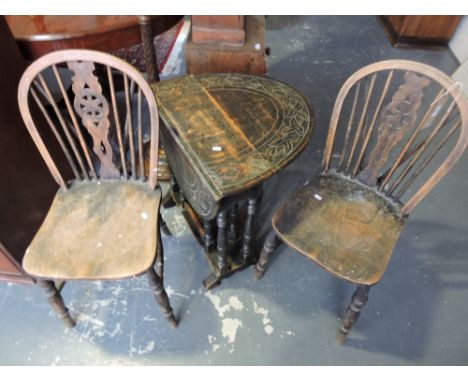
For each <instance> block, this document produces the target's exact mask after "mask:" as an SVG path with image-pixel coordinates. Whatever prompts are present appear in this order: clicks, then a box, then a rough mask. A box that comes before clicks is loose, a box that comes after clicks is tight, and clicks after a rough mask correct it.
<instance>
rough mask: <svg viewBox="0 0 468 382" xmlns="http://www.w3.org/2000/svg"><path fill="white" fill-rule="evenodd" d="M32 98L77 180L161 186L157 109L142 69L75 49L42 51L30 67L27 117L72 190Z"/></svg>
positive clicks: (23, 107)
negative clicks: (146, 151) (146, 154)
mask: <svg viewBox="0 0 468 382" xmlns="http://www.w3.org/2000/svg"><path fill="white" fill-rule="evenodd" d="M116 81H119V84H116ZM68 82H70V83H71V86H70V85H69V84H68ZM118 85H120V86H118ZM109 101H110V102H109ZM119 101H120V102H119ZM31 102H34V103H35V104H36V105H37V106H38V108H39V110H40V111H41V113H42V115H43V116H44V118H45V120H46V122H47V125H48V126H49V127H50V129H51V130H52V132H53V134H54V136H55V137H56V139H57V141H58V144H59V146H60V147H61V149H62V151H63V153H64V155H65V158H66V160H67V163H68V165H69V166H70V168H71V170H72V172H73V174H74V177H75V178H76V179H78V180H85V181H96V180H99V179H123V180H127V179H132V180H137V179H139V180H145V181H147V182H148V184H149V187H150V188H152V189H154V188H155V187H156V184H157V164H158V143H159V142H158V139H159V117H158V108H157V105H156V101H155V98H154V95H153V92H152V90H151V88H150V86H149V85H148V83H147V81H146V80H145V78H144V77H143V76H142V75H141V74H140V72H138V70H137V69H135V68H134V67H132V66H131V65H129V64H128V63H126V62H125V61H122V60H121V59H119V58H116V57H114V56H111V55H109V54H107V53H103V52H97V51H91V50H81V49H80V50H78V49H74V50H61V51H56V52H53V53H50V54H47V55H45V56H42V57H41V58H39V59H38V60H36V61H34V62H33V63H32V64H31V65H30V66H29V67H28V68H27V69H26V71H25V72H24V74H23V76H22V78H21V81H20V83H19V87H18V103H19V108H20V112H21V115H22V117H23V119H24V122H25V124H26V127H27V129H28V131H29V133H30V135H31V137H32V138H33V140H34V143H35V144H36V146H37V148H38V149H39V151H40V153H41V155H42V157H43V158H44V160H45V162H46V164H47V166H48V167H49V170H50V172H51V174H52V176H53V177H54V179H55V181H56V182H57V183H58V184H59V185H60V187H63V188H67V181H66V179H64V177H63V176H62V174H61V172H60V171H59V169H58V166H57V164H56V163H55V162H54V159H53V158H52V157H51V155H50V153H49V151H48V150H47V147H46V143H45V142H44V141H43V139H42V138H41V134H40V133H39V131H38V129H37V127H36V124H35V123H34V121H33V119H32V117H31V112H30V106H31V105H30V103H31ZM122 103H124V105H122ZM145 112H147V114H148V115H149V135H150V139H151V143H150V145H151V147H150V152H151V154H150V166H149V174H148V179H145V172H144V160H143V134H144V131H143V130H144V127H145V126H144V124H145V123H144V122H145V121H146V120H147V119H145V118H144V116H145V115H146V114H145ZM144 119H145V121H144ZM135 125H136V126H135Z"/></svg>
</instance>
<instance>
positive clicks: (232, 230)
mask: <svg viewBox="0 0 468 382" xmlns="http://www.w3.org/2000/svg"><path fill="white" fill-rule="evenodd" d="M238 220H239V205H238V204H237V203H236V204H234V205H233V206H232V207H231V209H230V210H229V228H228V233H227V235H228V243H229V246H230V247H233V246H234V244H235V243H236V240H237V232H238V223H239V222H238Z"/></svg>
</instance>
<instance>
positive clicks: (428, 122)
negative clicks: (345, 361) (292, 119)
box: [256, 60, 468, 342]
mask: <svg viewBox="0 0 468 382" xmlns="http://www.w3.org/2000/svg"><path fill="white" fill-rule="evenodd" d="M456 134H459V136H458V139H457V140H456V139H455V135H456ZM467 143H468V101H467V100H466V98H465V97H464V95H463V93H462V91H461V89H460V87H459V86H457V85H456V84H455V83H454V81H453V80H452V79H451V78H450V77H448V76H447V75H445V74H444V73H442V72H440V71H439V70H437V69H435V68H433V67H430V66H428V65H424V64H421V63H417V62H412V61H404V60H390V61H382V62H378V63H375V64H372V65H369V66H367V67H365V68H362V69H361V70H359V71H357V72H356V73H355V74H353V75H352V76H351V77H350V78H349V79H348V80H347V81H346V82H345V84H344V85H343V87H342V88H341V90H340V92H339V94H338V96H337V99H336V103H335V107H334V109H333V113H332V116H331V121H330V128H329V132H328V138H327V142H326V146H325V151H324V156H323V162H322V171H321V173H320V174H319V175H317V176H315V177H313V178H312V180H311V181H310V182H308V183H307V184H306V185H305V186H304V187H303V188H302V189H301V190H299V191H298V192H297V193H296V194H294V195H293V196H292V197H291V198H290V199H289V200H288V201H287V202H286V203H284V205H283V206H281V207H280V208H279V209H278V210H277V211H276V212H275V214H274V215H273V219H272V224H273V228H274V230H273V231H272V232H271V233H270V234H269V235H268V237H267V239H266V242H265V245H264V248H263V250H262V252H261V254H260V259H259V262H258V263H257V266H256V274H257V277H261V276H262V275H263V273H264V272H265V269H266V266H267V263H268V258H269V256H270V254H271V253H272V252H273V250H274V248H275V246H276V245H277V244H278V242H279V241H283V242H284V243H285V244H286V245H288V246H290V247H291V248H293V249H295V250H296V251H298V252H299V253H301V254H303V255H305V256H307V257H308V258H309V259H311V260H312V261H314V262H315V263H317V264H318V265H319V266H321V267H322V268H324V269H325V270H327V271H328V272H330V273H331V274H333V275H335V276H337V277H339V278H341V279H343V280H345V281H348V282H351V283H353V284H356V285H357V289H356V292H355V293H354V295H353V297H352V302H351V305H350V307H349V308H348V310H347V311H346V313H345V317H344V319H343V321H342V324H341V328H340V332H339V335H338V340H339V341H340V342H343V341H344V340H345V339H346V336H347V335H348V333H349V331H350V330H351V327H352V325H353V324H354V322H355V321H356V320H357V318H358V317H359V314H360V312H361V310H362V309H363V307H364V305H365V304H366V302H367V299H368V294H369V289H370V287H371V286H372V285H375V284H376V283H377V282H378V281H379V280H380V279H381V277H382V276H383V274H384V272H385V269H386V267H387V264H388V262H389V260H390V257H391V255H392V251H393V248H394V246H395V244H396V242H397V240H398V237H399V235H400V233H401V231H402V229H403V227H404V224H405V222H406V220H407V217H408V215H409V213H410V212H411V211H412V210H413V208H414V207H415V206H416V205H417V204H418V203H419V202H420V201H421V199H422V198H423V197H424V196H425V195H426V194H427V193H428V192H429V191H430V190H431V189H432V188H433V187H434V186H435V185H436V183H438V182H439V181H440V180H441V178H442V177H443V176H444V175H445V174H446V173H447V171H448V170H449V169H450V168H451V167H452V166H453V165H454V164H455V162H456V161H457V160H458V159H459V158H460V156H461V155H462V153H463V151H464V150H465V147H466V145H467Z"/></svg>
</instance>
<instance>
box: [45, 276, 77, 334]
mask: <svg viewBox="0 0 468 382" xmlns="http://www.w3.org/2000/svg"><path fill="white" fill-rule="evenodd" d="M37 284H38V285H39V287H40V288H41V289H42V290H43V291H44V293H45V294H46V296H47V300H48V301H49V304H50V305H51V306H52V308H53V309H54V310H55V312H56V313H57V315H58V316H59V317H60V318H61V319H62V320H63V322H64V323H65V326H66V327H68V328H73V327H74V326H75V325H76V321H75V320H74V319H73V318H72V317H71V316H70V313H69V312H68V309H67V307H66V306H65V304H64V302H63V298H62V295H61V294H60V292H59V291H58V289H57V288H56V287H55V283H54V282H53V281H52V280H38V281H37Z"/></svg>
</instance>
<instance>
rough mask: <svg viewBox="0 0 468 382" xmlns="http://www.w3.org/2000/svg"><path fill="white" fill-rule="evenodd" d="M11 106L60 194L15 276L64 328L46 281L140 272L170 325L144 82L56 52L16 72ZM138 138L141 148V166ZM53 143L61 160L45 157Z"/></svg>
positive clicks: (117, 63) (113, 62)
mask: <svg viewBox="0 0 468 382" xmlns="http://www.w3.org/2000/svg"><path fill="white" fill-rule="evenodd" d="M118 89H123V90H118ZM18 103H19V107H20V111H21V114H22V117H23V119H24V122H25V125H26V127H27V128H28V131H29V133H30V134H31V137H32V138H33V140H34V143H35V144H36V146H37V148H38V149H39V151H40V153H41V155H42V157H43V158H44V160H45V162H46V164H47V166H48V167H49V170H50V172H51V174H52V176H53V177H54V179H55V180H56V182H57V183H58V184H59V186H60V189H59V190H58V192H57V194H56V196H55V198H54V200H53V202H52V205H51V207H50V210H49V212H48V214H47V216H46V218H45V220H44V222H43V224H42V226H41V227H40V228H39V230H38V232H37V234H36V236H35V237H34V239H33V241H32V243H31V244H30V246H29V247H28V250H27V252H26V254H25V256H24V258H23V267H24V269H25V270H26V271H27V272H28V273H29V274H31V275H32V276H34V277H35V278H36V279H37V280H38V284H39V286H41V287H43V289H44V290H45V292H46V295H47V298H48V300H49V302H50V303H51V305H52V306H53V308H54V309H55V311H56V312H57V313H58V315H59V316H60V317H61V318H62V319H63V320H64V322H65V324H66V325H67V326H70V327H71V326H74V325H75V321H74V319H73V318H72V317H71V316H70V314H69V312H68V309H67V308H66V306H65V304H64V302H63V299H62V297H61V295H60V292H59V290H58V289H57V288H56V287H55V284H54V280H82V279H87V280H89V279H92V280H99V279H107V280H108V279H121V278H125V277H130V276H135V275H139V274H141V273H143V272H144V273H146V276H147V278H148V282H149V286H150V288H151V289H152V291H153V293H154V295H155V298H156V301H157V303H158V304H159V305H160V307H161V309H162V312H163V314H164V316H165V317H166V318H167V319H168V320H169V322H170V323H171V324H172V325H174V326H175V325H177V320H176V319H175V317H174V314H173V311H172V308H171V306H170V303H169V299H168V296H167V293H166V291H165V289H164V286H163V264H164V254H163V247H162V240H161V233H160V224H159V223H160V220H161V219H159V216H160V215H159V208H160V204H161V191H160V188H159V186H158V140H159V114H158V108H157V105H156V100H155V98H154V95H153V92H152V90H151V88H150V86H149V85H148V83H147V82H146V80H145V79H144V77H143V76H142V75H141V74H140V73H139V72H138V71H137V70H136V69H135V68H134V67H132V66H131V65H129V64H127V63H126V62H124V61H122V60H120V59H118V58H116V57H113V56H111V55H109V54H106V53H102V52H95V51H90V50H63V51H57V52H53V53H50V54H47V55H45V56H43V57H41V58H40V59H38V60H36V61H34V62H33V63H32V64H31V65H30V66H29V67H28V68H27V69H26V71H25V73H24V74H23V77H22V78H21V81H20V84H19V88H18ZM31 107H37V108H38V109H39V110H40V111H41V114H42V116H43V117H44V119H43V121H42V122H43V123H42V124H37V125H36V121H34V120H33V119H32V116H31V113H30V108H31ZM38 126H44V127H49V128H50V131H48V132H47V131H43V129H38ZM44 130H45V129H44ZM47 133H49V134H47ZM50 133H52V134H50ZM144 135H148V138H149V139H150V143H149V158H148V159H147V160H146V165H145V160H144V149H143V141H144ZM53 138H55V141H54V140H53ZM53 144H56V145H57V146H56V147H59V148H60V149H61V151H59V150H56V151H59V152H60V153H63V157H62V158H58V159H57V158H52V156H51V154H50V152H49V150H48V149H47V146H48V145H53ZM70 178H71V179H70Z"/></svg>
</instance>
